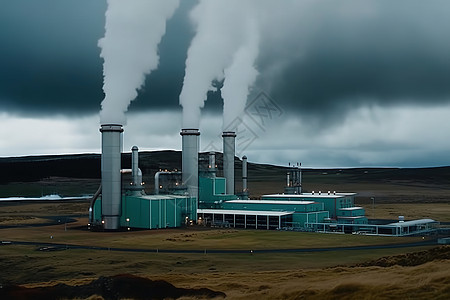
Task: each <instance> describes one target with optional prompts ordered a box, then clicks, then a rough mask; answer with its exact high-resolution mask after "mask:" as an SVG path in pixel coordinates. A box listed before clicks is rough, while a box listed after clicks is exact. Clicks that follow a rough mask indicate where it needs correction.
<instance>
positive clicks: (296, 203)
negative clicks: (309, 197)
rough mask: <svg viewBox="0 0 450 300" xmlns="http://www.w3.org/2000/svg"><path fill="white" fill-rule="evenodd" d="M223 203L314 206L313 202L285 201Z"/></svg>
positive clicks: (231, 201)
mask: <svg viewBox="0 0 450 300" xmlns="http://www.w3.org/2000/svg"><path fill="white" fill-rule="evenodd" d="M225 203H240V204H295V205H307V204H314V203H317V202H314V201H286V200H252V199H250V200H229V201H226V202H225Z"/></svg>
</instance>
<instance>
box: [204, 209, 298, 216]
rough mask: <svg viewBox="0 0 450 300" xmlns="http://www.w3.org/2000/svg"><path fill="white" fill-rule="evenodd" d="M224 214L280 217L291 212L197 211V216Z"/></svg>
mask: <svg viewBox="0 0 450 300" xmlns="http://www.w3.org/2000/svg"><path fill="white" fill-rule="evenodd" d="M202 213H204V214H221V215H222V214H225V215H247V216H248V215H250V216H255V215H257V216H273V217H282V216H287V215H292V214H293V213H294V212H293V211H261V210H234V209H197V214H202Z"/></svg>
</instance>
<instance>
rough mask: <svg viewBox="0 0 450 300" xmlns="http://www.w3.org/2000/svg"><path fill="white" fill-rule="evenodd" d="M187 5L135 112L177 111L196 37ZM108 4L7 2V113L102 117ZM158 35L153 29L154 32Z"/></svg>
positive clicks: (0, 82)
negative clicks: (100, 42)
mask: <svg viewBox="0 0 450 300" xmlns="http://www.w3.org/2000/svg"><path fill="white" fill-rule="evenodd" d="M193 4H195V1H183V2H182V3H181V5H180V8H179V10H178V11H177V12H176V14H175V16H174V18H173V19H172V20H170V21H169V23H168V25H167V26H168V28H167V35H166V36H165V37H164V39H163V40H162V42H161V45H160V50H159V51H160V67H159V69H158V70H157V71H155V72H153V73H152V74H151V76H148V78H147V80H146V86H145V87H144V89H143V90H142V91H140V93H139V96H138V101H135V102H134V103H133V104H132V106H131V108H130V110H131V111H133V110H138V109H143V108H148V107H152V108H168V107H169V108H178V107H179V105H178V95H179V93H180V90H181V85H182V79H183V76H184V60H185V58H186V51H187V48H188V46H189V42H190V39H191V38H192V35H193V33H192V29H191V28H190V25H189V21H188V17H187V11H188V10H189V9H190V7H192V5H193ZM105 10H106V1H91V0H76V1H75V0H73V1H54V0H53V1H52V0H39V1H29V0H8V1H4V3H2V9H1V10H0V40H1V43H2V54H1V55H0V70H1V71H0V110H3V111H5V110H6V111H15V112H18V113H26V114H47V113H62V114H78V113H97V112H98V111H99V109H100V102H101V101H102V100H103V97H104V95H103V91H102V85H103V82H102V80H103V78H102V63H103V61H102V59H101V58H100V56H99V53H100V49H99V48H98V46H97V43H98V40H99V39H100V38H101V37H102V36H103V35H104V24H105V16H104V15H105ZM149 30H151V29H149Z"/></svg>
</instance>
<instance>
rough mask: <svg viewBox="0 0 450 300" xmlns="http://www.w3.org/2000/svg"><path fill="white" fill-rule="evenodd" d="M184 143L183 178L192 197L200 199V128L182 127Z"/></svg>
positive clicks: (181, 133)
mask: <svg viewBox="0 0 450 300" xmlns="http://www.w3.org/2000/svg"><path fill="white" fill-rule="evenodd" d="M180 135H181V139H182V141H181V143H182V170H181V171H182V180H183V185H184V186H186V187H187V190H188V193H189V195H190V196H191V197H195V198H197V200H198V148H199V136H200V132H199V131H198V129H192V128H187V129H181V132H180Z"/></svg>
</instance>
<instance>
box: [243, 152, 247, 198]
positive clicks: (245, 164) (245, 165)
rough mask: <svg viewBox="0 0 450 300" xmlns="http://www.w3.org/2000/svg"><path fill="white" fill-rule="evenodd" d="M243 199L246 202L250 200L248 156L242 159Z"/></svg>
mask: <svg viewBox="0 0 450 300" xmlns="http://www.w3.org/2000/svg"><path fill="white" fill-rule="evenodd" d="M242 193H243V195H242V198H243V199H244V200H247V199H248V188H247V156H245V155H244V156H243V157H242Z"/></svg>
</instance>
